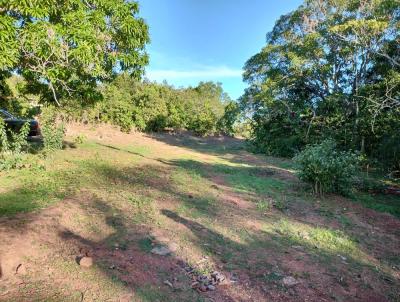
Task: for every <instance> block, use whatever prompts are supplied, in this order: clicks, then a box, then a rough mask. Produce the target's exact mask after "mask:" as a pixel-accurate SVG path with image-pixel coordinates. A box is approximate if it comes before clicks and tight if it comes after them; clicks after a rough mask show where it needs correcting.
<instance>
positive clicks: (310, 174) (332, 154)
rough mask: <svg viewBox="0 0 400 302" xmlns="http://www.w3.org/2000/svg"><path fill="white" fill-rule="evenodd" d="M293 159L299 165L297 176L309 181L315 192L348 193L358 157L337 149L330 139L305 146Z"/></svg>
mask: <svg viewBox="0 0 400 302" xmlns="http://www.w3.org/2000/svg"><path fill="white" fill-rule="evenodd" d="M294 160H295V162H296V163H297V164H298V167H299V173H298V175H299V178H300V179H301V180H303V181H306V182H308V183H311V184H312V187H313V191H314V193H315V194H319V195H322V194H323V193H325V192H335V193H340V194H348V193H350V191H351V189H352V188H353V181H354V176H355V175H356V172H357V170H358V157H357V155H356V154H354V153H351V152H345V151H338V150H337V149H336V143H335V142H334V141H333V140H331V139H327V140H325V141H323V142H322V143H320V144H316V145H311V146H308V147H306V148H305V149H304V150H303V151H302V152H300V153H299V154H298V155H297V156H295V158H294Z"/></svg>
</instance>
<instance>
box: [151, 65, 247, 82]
mask: <svg viewBox="0 0 400 302" xmlns="http://www.w3.org/2000/svg"><path fill="white" fill-rule="evenodd" d="M242 73H243V71H242V70H241V69H232V68H229V67H226V66H215V67H205V68H201V69H195V70H173V69H162V70H148V71H147V72H146V76H147V77H148V78H149V79H151V80H155V81H162V80H168V79H195V78H196V79H203V78H205V79H208V78H209V79H216V78H236V77H241V76H242Z"/></svg>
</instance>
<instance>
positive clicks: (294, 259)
mask: <svg viewBox="0 0 400 302" xmlns="http://www.w3.org/2000/svg"><path fill="white" fill-rule="evenodd" d="M163 163H168V165H160V164H154V165H153V164H147V165H143V166H141V167H118V166H113V165H111V164H108V163H104V162H99V161H97V160H92V161H88V162H86V163H85V164H86V167H85V171H89V172H90V171H91V173H90V175H96V178H97V181H100V183H101V184H104V185H108V187H110V186H111V187H113V188H117V189H120V190H123V191H124V192H125V193H132V194H136V195H137V196H138V198H139V199H140V200H144V199H145V198H150V199H151V200H152V202H153V203H154V205H155V207H156V214H157V213H158V211H160V212H159V213H160V214H161V215H163V216H164V217H166V218H168V219H169V220H171V221H173V222H174V223H175V226H176V227H177V230H179V228H178V226H179V225H181V226H184V227H185V228H187V229H188V230H190V232H191V233H192V234H193V235H194V239H193V240H192V239H190V240H191V242H190V244H191V245H193V246H194V247H196V248H199V249H201V250H202V251H203V252H204V254H205V255H209V257H211V259H212V261H213V263H214V264H216V265H217V266H219V267H222V270H223V272H224V273H226V274H227V275H229V274H231V273H236V274H237V275H238V276H239V282H238V284H237V285H235V286H236V287H235V289H234V291H235V290H236V291H242V292H243V293H246V294H249V293H250V294H251V295H253V297H256V298H254V299H253V300H254V301H260V300H262V299H265V298H266V297H268V298H270V299H274V298H276V299H277V300H279V299H280V300H285V301H299V299H306V298H307V299H308V298H309V299H308V300H310V301H313V300H314V301H320V300H315V297H316V296H318V297H319V298H321V299H322V298H324V299H325V300H327V301H333V300H334V298H332V296H331V294H332V291H333V292H335V293H336V294H337V295H339V296H341V297H342V298H349V299H353V298H354V300H355V301H357V300H358V301H367V300H365V299H367V298H369V297H379V294H382V293H384V292H385V291H390V290H393V288H395V287H396V285H397V284H398V281H397V280H394V281H393V277H391V276H390V275H388V274H386V273H378V274H376V273H375V274H376V275H374V274H372V273H370V272H369V271H368V272H365V270H366V269H367V270H369V268H368V267H367V266H366V265H365V263H364V262H362V261H360V259H357V258H354V257H352V256H351V255H350V256H348V255H346V256H347V257H348V259H349V262H350V261H351V264H352V265H351V266H349V264H346V263H343V262H342V261H341V259H340V258H339V257H338V255H337V250H335V249H332V250H329V249H324V248H323V247H322V248H321V247H317V248H316V247H315V246H314V245H313V244H312V241H309V240H307V239H306V238H302V237H300V236H297V235H296V234H295V233H291V232H279V230H277V231H263V230H262V228H261V229H258V230H248V229H246V227H243V236H241V237H240V238H236V239H235V238H234V237H229V236H228V235H226V234H225V235H224V234H222V233H221V232H218V231H216V230H217V229H218V227H221V228H226V229H228V230H232V229H233V228H234V227H235V228H236V227H237V225H235V220H238V221H239V220H240V219H241V218H242V217H248V219H250V220H251V219H252V220H259V219H260V217H262V215H261V214H260V213H259V214H255V212H254V211H253V210H246V209H238V208H234V207H232V206H230V205H229V206H228V205H226V204H224V203H221V204H218V203H217V204H216V203H215V202H214V203H211V205H212V206H210V203H209V197H208V196H207V195H206V193H207V192H206V191H207V188H201V189H203V190H202V191H199V192H191V194H192V196H191V197H190V196H189V195H188V192H186V191H184V190H182V189H181V188H179V186H177V185H176V184H175V183H174V182H173V181H171V179H170V174H171V173H172V172H173V171H175V169H177V168H178V169H183V170H184V171H185V172H189V173H188V175H191V174H193V173H198V174H199V175H200V177H202V178H205V179H207V180H208V181H209V183H207V184H208V185H210V187H211V185H212V184H216V183H215V181H214V179H213V178H212V174H213V173H215V174H224V171H227V172H228V173H225V174H226V175H228V176H229V175H242V178H243V179H247V178H249V179H250V181H247V182H244V183H242V181H238V182H236V183H235V182H233V183H229V184H228V186H230V187H235V186H236V185H242V186H245V187H247V188H245V190H244V189H243V188H242V191H248V192H255V193H256V194H257V195H259V194H260V191H257V186H258V185H257V186H254V184H253V183H254V179H255V178H263V177H264V176H261V175H260V171H261V170H260V168H253V167H237V166H234V167H232V166H226V167H225V166H224V165H222V166H221V165H220V164H216V165H214V164H212V163H207V164H204V163H198V162H193V161H169V162H166V161H163ZM205 171H206V172H205ZM209 173H211V174H209ZM185 175H186V174H185ZM271 177H274V174H273V175H265V177H264V178H266V179H269V178H271ZM267 183H268V182H267ZM108 187H107V188H108ZM277 189H285V188H282V187H278V188H277ZM239 191H240V190H239ZM166 196H167V197H168V198H169V199H170V200H172V201H173V203H172V204H168V206H169V208H166V204H165V203H164V202H165V199H164V198H159V197H166ZM121 198H122V197H121ZM217 201H219V200H218V198H217ZM78 202H79V200H77V201H76V203H78ZM125 203H129V200H125V199H124V203H119V204H114V201H110V200H107V199H105V198H104V197H101V198H100V197H97V198H94V199H93V200H90V202H88V203H82V204H81V205H80V208H81V210H82V211H83V213H84V214H82V215H83V216H84V217H90V219H91V218H92V217H93V216H96V215H98V216H99V217H100V218H101V219H100V220H102V221H103V222H104V223H103V224H102V226H104V227H107V228H110V229H111V230H112V232H111V233H110V234H106V235H105V236H103V238H101V239H94V238H91V236H90V234H86V233H85V232H83V231H82V230H81V229H79V228H78V229H73V228H68V227H66V228H60V227H59V226H57V225H55V226H54V227H55V230H57V231H58V235H59V239H60V240H61V243H62V244H66V246H64V247H62V248H60V249H59V248H58V247H57V244H58V243H60V242H59V241H57V240H55V241H50V242H49V243H48V245H49V246H50V248H51V249H55V250H57V253H56V254H58V255H60V257H61V259H59V258H58V256H54V257H56V258H55V259H57V260H60V261H61V262H63V263H64V264H65V263H66V265H67V269H66V272H64V275H63V278H64V277H65V275H68V272H71V274H73V275H74V276H77V278H78V280H79V281H80V283H79V284H76V283H75V284H73V286H74V289H76V290H78V291H81V292H84V293H85V294H84V295H86V297H87V298H88V300H91V298H92V300H95V298H94V296H89V295H91V294H93V291H95V285H93V284H94V283H96V282H97V281H96V278H98V274H100V275H101V276H102V277H101V279H100V281H101V282H104V284H107V286H109V287H110V290H109V292H110V293H111V292H114V294H115V291H116V290H119V291H122V292H124V293H125V294H126V295H127V296H126V297H128V298H129V299H130V298H132V297H133V296H132V295H133V293H134V294H135V295H136V297H139V298H140V299H141V300H142V301H157V300H158V301H185V299H186V301H196V299H200V297H201V296H199V295H197V293H196V292H194V291H193V290H192V289H191V288H190V286H189V285H188V283H190V280H187V279H185V278H186V276H185V274H184V273H183V272H182V270H181V268H180V267H179V265H177V263H178V262H179V261H183V259H180V258H179V257H177V256H175V255H172V256H169V257H161V256H155V255H152V254H150V253H149V250H150V249H151V247H152V245H151V244H152V243H155V244H158V242H157V238H150V237H149V235H150V233H151V231H152V230H154V229H157V228H158V225H157V224H156V223H155V222H156V221H154V220H152V219H151V217H148V216H145V217H144V220H142V221H141V222H140V223H136V222H135V220H134V217H133V215H132V212H130V211H129V207H127V206H126V205H125ZM78 204H79V203H78ZM181 204H185V205H186V206H188V207H192V208H193V209H196V210H197V211H198V213H199V214H200V216H199V217H198V218H193V217H190V215H189V214H191V213H190V212H188V213H187V214H188V215H182V214H180V213H179V212H177V211H176V210H175V208H176V207H177V206H179V205H181ZM233 209H234V210H233ZM96 213H97V214H96ZM227 214H232V216H228V215H227ZM35 215H36V214H35ZM184 216H186V217H184ZM281 216H282V215H281ZM35 217H36V216H35ZM209 218H212V220H213V221H215V224H216V225H215V226H214V225H212V224H208V225H207V224H206V223H205V221H207V223H209V222H210V219H209ZM286 218H287V220H288V221H289V222H290V221H295V220H296V219H297V218H296V217H293V216H289V215H286ZM264 219H267V217H264ZM14 222H15V220H12V219H11V220H9V221H7V222H4V223H8V224H12V223H14ZM32 223H34V221H33V222H32ZM310 225H311V226H313V225H312V224H310ZM25 227H26V225H21V228H22V229H23V228H25ZM57 227H59V228H57ZM320 227H321V228H323V226H320ZM116 244H117V245H116ZM293 246H297V247H298V246H300V247H301V248H300V250H298V249H297V248H293ZM85 255H88V256H91V257H93V259H94V260H95V263H96V264H95V266H94V267H93V268H91V269H89V270H86V271H85V270H83V272H85V273H84V278H89V279H84V281H85V282H82V279H79V278H80V277H79V276H80V275H81V274H82V268H80V267H79V266H77V264H76V263H75V257H81V256H85ZM342 256H344V255H342ZM50 264H52V263H50ZM353 264H354V266H353ZM361 274H366V276H367V277H371V276H372V278H376V276H378V277H379V278H388V279H389V280H391V281H390V282H393V283H391V284H385V281H383V279H382V280H381V281H380V282H375V283H374V284H375V285H376V284H377V286H378V287H372V288H367V289H364V288H363V285H364V284H363V283H362V282H361V281H360V282H359V283H357V282H358V281H357V280H356V278H355V276H357V275H361ZM171 275H173V276H175V275H176V276H177V278H178V279H182V280H183V281H182V282H183V285H182V286H184V289H183V290H181V291H178V292H172V291H171V289H169V288H168V287H167V286H165V285H163V281H165V280H164V279H165V278H170V276H171ZM288 275H295V276H296V277H297V278H298V279H299V280H301V283H300V285H298V286H297V287H295V288H294V289H287V288H285V287H283V286H282V278H283V277H284V276H288ZM38 276H41V277H42V278H44V280H46V282H45V283H46V286H50V285H51V284H52V281H51V280H49V279H48V276H47V277H46V276H45V275H43V276H42V275H41V273H40V272H38ZM91 278H92V279H93V284H92V285H90V284H91V282H92V281H90V280H91ZM357 278H358V277H357ZM353 279H354V280H353ZM355 280H356V281H355ZM100 281H99V282H100ZM185 282H186V283H185ZM97 283H98V282H97ZM102 284H103V283H102ZM310 284H312V287H311V286H310ZM54 287H56V288H57V286H54ZM86 287H89V288H91V291H92V293H90V292H87V291H85V290H86ZM160 287H161V289H160ZM327 288H329V289H330V291H327V290H326V289H327ZM361 290H362V293H361ZM355 292H356V293H357V294H358V295H359V297H357V298H356V296H355V294H354V293H355ZM28 294H29V293H28ZM110 295H111V294H110ZM210 295H211V296H212V295H216V296H215V297H216V301H251V300H249V299H247V300H246V299H245V298H240V297H241V296H240V295H239V296H234V295H233V294H232V292H231V288H230V287H221V288H220V289H218V290H217V291H216V293H215V294H214V293H213V294H210ZM212 297H213V296H212ZM236 297H238V298H236ZM242 297H243V296H242ZM300 297H301V298H300ZM363 298H365V299H364V300H362V299H363ZM27 299H28V298H27ZM240 299H242V300H240ZM98 300H99V299H98ZM100 300H101V299H100ZM381 300H382V299H381ZM26 301H29V300H26ZM377 301H378V300H377ZM382 301H384V300H382Z"/></svg>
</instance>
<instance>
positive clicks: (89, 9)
mask: <svg viewBox="0 0 400 302" xmlns="http://www.w3.org/2000/svg"><path fill="white" fill-rule="evenodd" d="M138 11H139V6H138V3H137V2H134V1H126V0H87V1H86V0H70V1H56V0H44V1H43V0H33V1H19V0H0V90H1V91H0V97H1V98H2V99H3V101H4V100H5V99H6V98H7V95H8V93H9V91H8V90H7V87H6V83H5V79H6V78H7V77H9V75H10V74H11V72H16V73H18V74H20V75H21V76H23V78H24V79H25V81H26V82H27V85H28V86H29V91H30V92H31V93H36V94H39V95H40V96H41V98H43V99H45V100H51V101H53V102H56V103H61V102H62V101H64V102H65V101H68V100H70V99H74V98H79V99H83V100H88V99H90V98H93V97H97V96H98V95H97V90H96V87H97V84H98V83H99V82H104V81H109V80H111V79H112V78H113V77H114V75H115V74H116V72H117V71H120V70H123V71H126V72H128V73H129V74H131V75H134V76H135V75H136V76H138V75H140V74H141V73H142V71H143V67H144V66H145V65H146V64H147V61H148V58H147V55H146V53H145V52H144V46H145V44H146V43H147V42H148V41H149V37H148V28H147V25H146V23H145V22H144V21H143V19H141V18H139V17H137V14H138Z"/></svg>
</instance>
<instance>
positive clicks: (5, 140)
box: [0, 119, 30, 171]
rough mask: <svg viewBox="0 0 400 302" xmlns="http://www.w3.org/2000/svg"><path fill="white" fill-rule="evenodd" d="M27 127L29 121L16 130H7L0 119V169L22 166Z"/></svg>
mask: <svg viewBox="0 0 400 302" xmlns="http://www.w3.org/2000/svg"><path fill="white" fill-rule="evenodd" d="M29 129H30V128H29V123H25V124H24V125H23V126H22V128H21V129H20V130H19V131H18V132H12V131H7V129H6V126H5V123H4V121H3V120H2V119H0V171H1V170H10V169H15V168H20V167H22V166H23V164H24V157H25V156H24V153H25V152H24V149H25V147H26V145H27V140H26V139H27V136H28V133H29Z"/></svg>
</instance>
